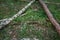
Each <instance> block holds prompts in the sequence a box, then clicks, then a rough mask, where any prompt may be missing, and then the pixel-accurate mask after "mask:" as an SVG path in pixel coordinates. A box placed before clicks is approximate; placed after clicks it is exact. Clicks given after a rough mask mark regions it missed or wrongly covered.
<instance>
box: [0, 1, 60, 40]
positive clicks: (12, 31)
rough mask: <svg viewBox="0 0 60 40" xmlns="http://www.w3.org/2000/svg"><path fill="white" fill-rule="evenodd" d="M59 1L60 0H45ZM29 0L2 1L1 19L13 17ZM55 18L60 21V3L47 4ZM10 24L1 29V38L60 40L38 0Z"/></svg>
mask: <svg viewBox="0 0 60 40" xmlns="http://www.w3.org/2000/svg"><path fill="white" fill-rule="evenodd" d="M45 1H49V2H55V3H57V2H58V3H59V2H60V0H58V1H57V0H45ZM28 3H29V1H19V0H17V1H10V0H8V1H7V0H6V1H0V20H1V19H4V18H9V17H12V16H13V15H14V14H16V13H17V12H18V11H19V10H21V9H22V8H23V7H24V6H25V5H27V4H28ZM47 6H48V8H49V10H50V11H51V12H52V14H53V16H54V18H55V19H56V20H57V21H58V23H60V5H56V4H47ZM24 14H26V15H24V16H19V17H17V18H16V19H14V20H13V21H12V22H11V23H10V24H9V25H7V26H6V27H4V28H3V29H1V30H0V40H24V38H25V39H28V38H30V40H35V39H36V40H60V36H59V35H58V33H57V32H56V30H55V28H54V26H53V25H52V24H51V22H50V21H49V19H48V17H47V15H46V14H45V12H44V10H43V8H42V7H41V5H40V4H39V2H38V1H36V2H35V3H33V4H32V5H31V6H30V7H29V8H28V9H27V10H26V12H25V13H24Z"/></svg>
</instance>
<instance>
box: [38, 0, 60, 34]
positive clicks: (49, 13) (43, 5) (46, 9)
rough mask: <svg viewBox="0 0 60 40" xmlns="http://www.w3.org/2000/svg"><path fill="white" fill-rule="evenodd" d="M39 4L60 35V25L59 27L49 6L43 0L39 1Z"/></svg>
mask: <svg viewBox="0 0 60 40" xmlns="http://www.w3.org/2000/svg"><path fill="white" fill-rule="evenodd" d="M39 2H40V4H41V5H42V7H43V9H44V11H45V12H46V15H47V16H48V18H49V20H50V21H51V23H52V24H53V25H54V27H55V28H56V30H57V32H58V33H59V34H60V25H59V23H58V22H57V21H56V20H55V19H54V17H53V15H52V14H51V12H50V11H49V9H48V7H47V5H46V4H45V3H44V2H43V1H42V0H39Z"/></svg>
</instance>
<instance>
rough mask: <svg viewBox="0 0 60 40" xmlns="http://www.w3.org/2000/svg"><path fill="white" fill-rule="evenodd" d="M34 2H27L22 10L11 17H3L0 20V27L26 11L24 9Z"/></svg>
mask: <svg viewBox="0 0 60 40" xmlns="http://www.w3.org/2000/svg"><path fill="white" fill-rule="evenodd" d="M34 2H35V0H32V1H31V2H30V3H29V4H27V5H26V6H25V7H24V8H23V9H22V10H20V11H19V12H18V13H17V14H15V15H14V16H12V17H11V18H6V19H3V20H0V29H1V28H2V27H4V26H5V25H7V24H9V23H10V22H11V21H12V20H14V19H15V18H17V17H18V16H21V15H22V13H24V12H25V11H26V9H27V8H28V7H29V6H30V5H31V4H32V3H34Z"/></svg>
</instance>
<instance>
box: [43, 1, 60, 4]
mask: <svg viewBox="0 0 60 40" xmlns="http://www.w3.org/2000/svg"><path fill="white" fill-rule="evenodd" d="M44 2H45V3H46V4H56V5H60V3H55V2H48V1H47V2H46V1H44Z"/></svg>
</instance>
